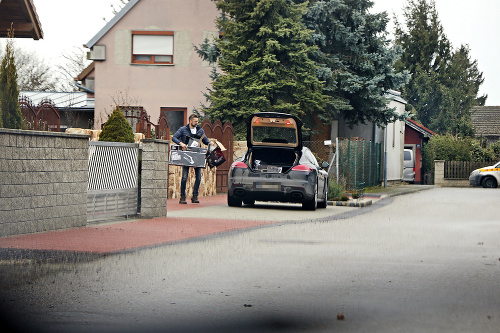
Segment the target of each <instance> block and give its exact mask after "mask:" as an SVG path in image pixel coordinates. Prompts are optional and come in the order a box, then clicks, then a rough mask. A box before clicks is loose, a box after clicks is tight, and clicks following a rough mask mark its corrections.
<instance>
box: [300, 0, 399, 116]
mask: <svg viewBox="0 0 500 333" xmlns="http://www.w3.org/2000/svg"><path fill="white" fill-rule="evenodd" d="M295 1H297V2H302V0H295ZM372 6H373V2H371V1H369V0H328V1H317V2H315V3H313V4H312V6H311V7H310V8H309V10H308V12H307V14H306V15H305V16H304V22H305V24H306V26H307V27H308V28H309V29H312V30H313V31H314V33H313V35H312V42H313V43H314V44H315V45H316V46H317V47H318V51H317V52H314V53H313V54H312V58H313V59H314V60H315V61H316V63H317V64H318V66H319V69H318V76H319V78H320V80H322V81H324V82H325V86H324V93H325V94H326V95H327V96H329V102H328V105H327V107H326V109H325V111H324V112H323V113H321V114H320V119H322V120H323V122H325V123H328V122H331V121H332V120H335V119H339V117H342V118H344V119H345V120H346V122H347V123H348V124H351V125H354V124H358V123H365V122H366V121H371V122H375V123H378V124H386V123H388V122H390V121H391V120H393V119H395V118H396V117H397V115H396V114H395V113H394V111H393V110H392V109H389V108H388V107H387V99H386V98H385V96H384V95H385V93H386V92H387V91H388V90H389V89H399V88H400V87H401V86H402V85H404V84H405V83H406V82H407V81H408V79H409V76H408V74H407V73H405V72H395V71H394V68H393V65H394V62H395V61H396V60H397V58H398V57H399V56H400V53H401V50H400V48H399V47H390V44H389V40H388V39H387V37H386V36H387V32H386V27H387V23H388V17H387V13H385V12H383V13H379V14H371V13H370V12H369V9H370V8H371V7H372Z"/></svg>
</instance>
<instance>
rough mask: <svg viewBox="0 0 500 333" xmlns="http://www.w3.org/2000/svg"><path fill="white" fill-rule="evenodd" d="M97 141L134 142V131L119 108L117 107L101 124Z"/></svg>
mask: <svg viewBox="0 0 500 333" xmlns="http://www.w3.org/2000/svg"><path fill="white" fill-rule="evenodd" d="M99 141H111V142H129V143H134V141H135V140H134V132H133V131H132V127H131V126H130V124H129V123H128V122H127V120H126V119H125V117H124V116H123V113H122V112H121V110H120V108H119V107H117V108H116V109H115V110H114V111H113V113H112V114H111V115H110V116H109V119H108V121H106V123H105V124H104V126H103V129H102V132H101V134H99Z"/></svg>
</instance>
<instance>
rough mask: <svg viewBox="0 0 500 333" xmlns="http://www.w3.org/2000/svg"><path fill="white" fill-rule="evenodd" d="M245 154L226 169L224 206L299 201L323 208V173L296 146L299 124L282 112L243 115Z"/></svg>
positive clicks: (325, 176)
mask: <svg viewBox="0 0 500 333" xmlns="http://www.w3.org/2000/svg"><path fill="white" fill-rule="evenodd" d="M246 122H247V147H248V150H247V151H246V153H245V155H244V156H243V157H242V158H239V159H237V160H236V161H235V162H234V163H233V164H232V166H231V169H230V170H229V177H228V184H227V185H228V194H227V203H228V205H229V206H234V207H237V206H241V204H242V203H245V204H248V205H253V204H254V203H255V201H279V202H296V203H302V207H303V208H304V209H308V210H315V209H316V207H319V208H326V205H327V191H328V173H327V172H326V171H325V170H323V169H325V168H327V167H328V163H326V162H323V165H322V166H321V167H320V166H319V164H318V162H317V160H316V158H315V157H314V155H313V153H312V152H311V151H310V150H309V149H308V148H306V147H303V146H302V130H301V128H302V122H301V121H300V120H299V119H298V118H297V117H295V116H293V115H289V114H284V113H270V112H262V113H255V114H253V115H251V116H250V117H249V118H248V119H247V121H246Z"/></svg>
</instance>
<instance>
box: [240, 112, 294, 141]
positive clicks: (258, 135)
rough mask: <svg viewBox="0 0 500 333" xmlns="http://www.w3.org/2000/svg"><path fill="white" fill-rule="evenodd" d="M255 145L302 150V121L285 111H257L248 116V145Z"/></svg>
mask: <svg viewBox="0 0 500 333" xmlns="http://www.w3.org/2000/svg"><path fill="white" fill-rule="evenodd" d="M253 146H272V147H290V148H294V149H296V150H302V122H301V121H300V120H299V119H298V118H297V117H295V116H293V115H290V114H285V113H274V112H261V113H255V114H253V115H251V116H250V117H248V118H247V147H248V148H251V147H253Z"/></svg>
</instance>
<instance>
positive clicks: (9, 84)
mask: <svg viewBox="0 0 500 333" xmlns="http://www.w3.org/2000/svg"><path fill="white" fill-rule="evenodd" d="M8 37H9V39H8V40H7V44H6V46H5V54H4V57H3V59H2V63H1V65H0V115H1V118H2V120H1V122H0V126H2V127H5V128H16V129H20V128H22V124H23V121H22V116H21V108H20V107H19V102H18V98H19V89H18V87H17V71H16V65H15V63H14V61H15V59H14V48H13V41H12V38H13V37H14V33H13V30H10V31H9V33H8Z"/></svg>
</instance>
